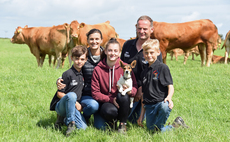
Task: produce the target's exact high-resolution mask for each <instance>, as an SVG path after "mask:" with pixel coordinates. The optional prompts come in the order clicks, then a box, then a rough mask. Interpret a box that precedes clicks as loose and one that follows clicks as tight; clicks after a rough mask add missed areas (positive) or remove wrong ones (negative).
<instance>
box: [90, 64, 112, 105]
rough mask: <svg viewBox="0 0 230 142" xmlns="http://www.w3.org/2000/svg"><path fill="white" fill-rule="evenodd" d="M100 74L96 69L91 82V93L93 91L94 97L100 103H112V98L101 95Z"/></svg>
mask: <svg viewBox="0 0 230 142" xmlns="http://www.w3.org/2000/svg"><path fill="white" fill-rule="evenodd" d="M99 77H100V76H99V74H98V73H97V69H96V68H95V69H94V71H93V75H92V80H91V91H92V97H93V98H94V99H95V100H97V101H99V102H111V98H109V96H107V95H105V94H103V93H101V91H100V82H99V80H100V79H99Z"/></svg>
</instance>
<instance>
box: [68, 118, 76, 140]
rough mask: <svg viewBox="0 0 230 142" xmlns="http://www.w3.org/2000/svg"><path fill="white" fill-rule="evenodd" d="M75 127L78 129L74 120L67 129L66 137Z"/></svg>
mask: <svg viewBox="0 0 230 142" xmlns="http://www.w3.org/2000/svg"><path fill="white" fill-rule="evenodd" d="M75 129H76V126H75V123H74V121H72V122H70V123H69V124H68V127H67V130H66V137H68V136H69V135H70V134H71V133H72V132H73V131H74V130H75Z"/></svg>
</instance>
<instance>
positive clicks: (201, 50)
mask: <svg viewBox="0 0 230 142" xmlns="http://www.w3.org/2000/svg"><path fill="white" fill-rule="evenodd" d="M198 48H199V52H200V58H201V66H204V65H205V46H204V44H200V45H198Z"/></svg>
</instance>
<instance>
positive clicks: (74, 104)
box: [50, 46, 87, 136]
mask: <svg viewBox="0 0 230 142" xmlns="http://www.w3.org/2000/svg"><path fill="white" fill-rule="evenodd" d="M71 59H72V61H73V66H72V67H71V68H70V69H69V70H67V71H65V72H64V73H63V74H62V78H63V80H64V81H63V83H64V84H66V86H65V88H64V89H62V90H58V91H57V92H56V94H55V95H54V97H53V100H52V102H51V104H50V110H52V111H54V110H55V111H56V112H57V114H58V115H60V116H62V117H65V119H64V122H65V124H66V125H67V126H68V128H67V130H66V136H69V135H70V133H72V132H73V130H75V128H76V127H77V128H78V129H86V127H87V125H86V122H85V119H84V117H83V115H82V114H81V111H82V106H81V105H80V103H79V102H78V101H80V99H81V95H82V89H83V86H84V78H83V74H82V71H81V69H82V67H83V65H84V64H85V62H86V61H87V48H86V47H85V46H76V47H74V48H73V49H72V56H71Z"/></svg>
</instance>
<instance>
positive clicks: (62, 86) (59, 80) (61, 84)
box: [57, 78, 66, 90]
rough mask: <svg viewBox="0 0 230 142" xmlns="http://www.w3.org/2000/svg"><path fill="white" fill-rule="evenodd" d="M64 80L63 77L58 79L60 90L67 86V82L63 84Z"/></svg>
mask: <svg viewBox="0 0 230 142" xmlns="http://www.w3.org/2000/svg"><path fill="white" fill-rule="evenodd" d="M62 81H63V79H61V78H60V79H58V80H57V88H58V90H61V89H64V88H65V86H66V85H65V84H63V83H61V82H62Z"/></svg>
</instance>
